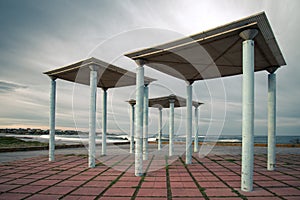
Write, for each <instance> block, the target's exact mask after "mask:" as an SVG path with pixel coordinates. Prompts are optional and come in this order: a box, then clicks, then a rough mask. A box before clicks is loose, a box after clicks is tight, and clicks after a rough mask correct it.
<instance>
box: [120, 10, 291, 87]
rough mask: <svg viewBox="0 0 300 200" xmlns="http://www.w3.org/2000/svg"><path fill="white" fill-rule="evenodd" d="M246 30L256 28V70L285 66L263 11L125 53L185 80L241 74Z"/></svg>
mask: <svg viewBox="0 0 300 200" xmlns="http://www.w3.org/2000/svg"><path fill="white" fill-rule="evenodd" d="M246 29H257V30H258V35H257V36H256V37H255V38H254V42H255V71H261V70H268V71H269V72H272V71H273V70H276V69H277V68H278V67H280V66H283V65H286V63H285V60H284V58H283V55H282V53H281V51H280V49H279V46H278V44H277V42H276V39H275V36H274V34H273V32H272V29H271V26H270V24H269V22H268V19H267V17H266V15H265V13H264V12H262V13H259V14H256V15H253V16H250V17H247V18H244V19H241V20H238V21H235V22H232V23H229V24H226V25H224V26H220V27H217V28H214V29H211V30H208V31H205V32H202V33H199V34H196V35H192V36H190V37H187V38H183V39H180V40H176V41H173V42H170V43H166V44H163V45H159V46H156V47H152V48H147V49H143V50H140V51H136V52H133V53H129V54H126V56H127V57H130V58H132V59H134V60H138V59H142V60H144V61H145V62H146V65H147V66H149V67H152V68H154V69H156V70H159V71H161V72H164V73H166V74H169V75H172V76H175V77H177V78H180V79H183V80H187V81H196V80H202V79H209V78H218V77H224V76H232V75H237V74H242V41H243V39H242V38H241V37H240V36H239V33H240V32H242V31H243V30H246Z"/></svg>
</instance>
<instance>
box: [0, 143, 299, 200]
mask: <svg viewBox="0 0 300 200" xmlns="http://www.w3.org/2000/svg"><path fill="white" fill-rule="evenodd" d="M239 150H240V147H218V146H216V147H214V149H213V150H212V151H211V152H210V153H209V154H208V155H207V156H206V157H199V155H198V154H196V153H194V154H193V160H192V164H191V165H185V164H184V159H185V158H184V156H177V157H173V158H172V159H169V158H168V157H165V156H159V155H152V156H150V157H149V159H148V161H145V162H144V170H145V176H142V177H135V176H134V173H133V170H134V162H133V160H134V159H133V158H134V156H133V155H119V156H118V155H113V156H105V157H102V158H101V159H100V161H101V162H100V161H99V160H98V162H97V166H96V168H93V169H89V168H87V156H86V150H85V149H84V148H80V149H64V150H58V152H57V153H58V154H59V155H57V156H56V161H55V162H49V161H48V157H47V155H42V154H45V152H46V151H45V152H43V151H40V152H39V153H40V154H39V153H38V152H10V153H1V154H0V156H1V159H2V158H3V159H5V158H6V160H3V159H2V160H1V164H0V183H1V184H0V192H1V194H0V199H43V200H47V199H120V200H121V199H141V200H142V199H143V200H150V199H157V200H158V199H176V200H179V199H185V200H188V199H194V200H195V199H212V200H217V199H224V198H226V199H232V200H235V199H250V200H252V199H253V200H259V199H262V200H268V199H272V200H273V199H275V200H276V199H291V200H292V199H295V200H296V199H297V200H298V199H300V152H299V148H278V149H277V150H278V155H277V168H276V171H267V170H266V154H265V153H264V151H265V148H256V154H255V162H254V164H255V166H254V191H253V192H242V191H241V190H240V171H241V155H240V152H239ZM72 152H73V153H72ZM21 153H23V155H22V156H20V155H19V157H15V158H17V159H13V156H12V155H13V154H15V155H18V154H21ZM30 153H31V156H29V154H30ZM9 154H11V156H10V157H9V156H8V155H9ZM2 155H3V157H2ZM9 158H11V159H9ZM21 158H22V159H21ZM12 160H14V161H12ZM104 163H105V164H104ZM162 163H165V165H164V166H163V167H161V164H162ZM120 169H121V170H120Z"/></svg>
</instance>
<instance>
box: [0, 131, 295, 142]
mask: <svg viewBox="0 0 300 200" xmlns="http://www.w3.org/2000/svg"><path fill="white" fill-rule="evenodd" d="M0 135H4V134H3V133H1V134H0ZM5 136H10V137H16V138H19V139H22V140H26V141H30V140H35V141H41V142H48V140H49V135H17V134H5ZM162 139H163V140H165V141H167V140H168V135H166V134H163V136H162ZM55 140H56V141H58V142H61V143H87V142H88V135H87V134H84V135H56V136H55ZM148 140H149V141H156V140H157V134H156V135H149V138H148ZM174 140H175V141H181V142H184V141H185V136H181V135H180V136H176V135H175V137H174ZM198 140H199V141H200V142H203V141H205V142H226V143H240V142H242V136H236V135H226V136H223V135H220V136H216V135H209V136H199V138H198ZM128 141H129V138H128V135H126V134H113V135H107V143H116V142H117V143H122V142H124V143H127V142H128ZM96 142H97V143H101V142H102V138H101V135H97V136H96ZM254 143H255V144H267V143H268V137H267V136H254ZM276 143H277V144H300V135H299V136H276Z"/></svg>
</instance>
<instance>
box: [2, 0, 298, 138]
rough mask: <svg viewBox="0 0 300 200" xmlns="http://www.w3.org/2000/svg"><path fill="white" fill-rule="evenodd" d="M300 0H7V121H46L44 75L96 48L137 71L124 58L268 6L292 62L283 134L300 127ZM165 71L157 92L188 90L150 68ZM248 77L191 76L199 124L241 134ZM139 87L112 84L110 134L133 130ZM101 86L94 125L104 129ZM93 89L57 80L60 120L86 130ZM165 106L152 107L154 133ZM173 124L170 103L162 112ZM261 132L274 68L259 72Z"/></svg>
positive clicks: (179, 126)
mask: <svg viewBox="0 0 300 200" xmlns="http://www.w3.org/2000/svg"><path fill="white" fill-rule="evenodd" d="M299 7H300V1H297V0H294V1H274V0H273V1H268V0H267V1H254V0H253V1H241V0H237V1H229V0H226V1H219V0H218V1H199V0H197V1H143V0H142V1H129V0H128V1H127V0H119V1H117V0H116V1H111V0H108V1H103V0H95V1H83V0H81V1H79V0H69V1H68V0H59V1H55V0H52V1H40V0H24V1H20V0H1V1H0V26H1V28H0V70H1V71H0V72H1V73H0V95H1V96H0V105H1V106H0V109H1V112H0V127H1V128H5V127H31V128H38V127H41V128H48V116H49V88H50V79H49V78H48V77H47V76H45V75H43V74H42V73H43V72H45V71H48V70H51V69H55V68H58V67H62V66H65V65H67V64H70V63H73V62H76V61H78V60H82V59H85V58H88V57H91V56H94V57H97V58H99V59H102V60H104V61H106V62H109V63H114V64H116V65H119V66H120V67H123V68H125V69H128V70H131V71H135V67H136V65H135V63H134V62H133V61H131V60H130V59H128V58H126V57H124V56H123V54H124V53H128V52H131V51H134V50H136V49H140V48H144V47H150V46H152V45H155V44H160V43H164V42H168V41H170V40H173V39H176V38H181V37H184V36H187V35H191V34H195V33H198V32H201V31H204V30H206V29H209V28H214V27H216V26H219V25H223V24H225V23H229V22H231V21H234V20H238V19H240V18H243V17H247V16H249V15H252V14H255V13H258V12H261V11H265V12H266V14H267V17H268V19H269V21H270V24H271V26H272V29H273V32H274V34H275V37H276V39H277V41H278V43H279V46H280V48H281V50H282V52H283V55H284V57H285V60H286V62H287V66H284V67H282V68H280V69H278V70H277V133H278V134H279V135H299V129H300V106H299V99H300V89H299V86H300V79H299V77H300V76H299V75H300V67H299V62H297V61H298V58H299V57H300V51H299V45H300V40H299V31H300V26H299V20H300V14H299V11H298V9H299ZM145 70H146V72H145V73H146V75H147V76H151V77H153V78H156V79H158V81H156V82H155V83H153V84H152V85H150V97H159V96H163V95H169V94H171V93H174V94H177V95H179V96H182V97H185V94H186V91H185V83H184V82H183V81H181V80H179V79H176V78H172V77H170V76H167V75H165V74H161V73H159V72H157V71H155V70H151V69H150V68H149V67H146V68H145ZM241 84H242V79H241V76H235V77H230V78H224V79H216V80H208V81H198V82H196V83H194V97H193V98H194V100H199V101H201V102H203V103H205V104H204V105H203V106H201V108H200V113H201V114H200V118H201V120H200V127H201V128H200V132H201V134H202V135H205V134H207V133H209V134H219V133H222V134H228V135H232V134H236V135H240V134H241V116H242V112H241V101H242V98H241V94H242V90H241ZM134 89H135V87H134V86H133V87H128V88H118V89H111V90H109V91H108V132H125V133H127V132H128V130H129V105H128V103H126V102H125V101H126V100H128V99H130V98H134V96H135V91H134ZM101 95H102V91H101V89H99V90H98V99H97V102H98V110H97V114H98V115H97V119H98V127H97V130H98V131H100V130H101V124H100V122H101ZM88 103H89V87H88V86H81V85H78V84H74V83H70V82H66V81H63V80H58V81H57V115H56V119H57V120H56V122H57V123H56V124H57V128H61V129H76V128H78V129H80V130H85V129H87V128H88V116H89V115H88ZM157 117H158V111H157V110H156V109H153V108H151V109H150V133H156V131H157V120H158V119H157ZM163 117H164V120H163V121H164V130H165V131H164V132H165V133H166V132H167V126H168V109H165V110H164V114H163ZM184 119H185V109H184V108H179V109H176V110H175V120H176V123H175V124H176V127H175V129H176V133H177V134H183V133H184V130H185V120H184ZM255 134H257V135H258V134H260V135H266V134H267V73H266V72H259V73H256V76H255Z"/></svg>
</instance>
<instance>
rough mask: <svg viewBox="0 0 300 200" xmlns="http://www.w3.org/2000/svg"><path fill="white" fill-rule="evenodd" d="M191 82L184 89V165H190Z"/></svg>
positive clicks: (191, 130)
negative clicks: (185, 96)
mask: <svg viewBox="0 0 300 200" xmlns="http://www.w3.org/2000/svg"><path fill="white" fill-rule="evenodd" d="M192 84H193V83H192V82H189V83H188V85H187V87H186V93H187V98H186V146H185V150H186V152H185V153H186V160H185V164H191V163H192V132H193V129H192V126H193V124H192V123H193V121H192V120H193V119H192V118H193V116H192V111H193V110H192V89H193V86H192Z"/></svg>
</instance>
